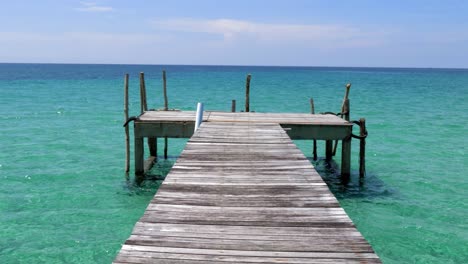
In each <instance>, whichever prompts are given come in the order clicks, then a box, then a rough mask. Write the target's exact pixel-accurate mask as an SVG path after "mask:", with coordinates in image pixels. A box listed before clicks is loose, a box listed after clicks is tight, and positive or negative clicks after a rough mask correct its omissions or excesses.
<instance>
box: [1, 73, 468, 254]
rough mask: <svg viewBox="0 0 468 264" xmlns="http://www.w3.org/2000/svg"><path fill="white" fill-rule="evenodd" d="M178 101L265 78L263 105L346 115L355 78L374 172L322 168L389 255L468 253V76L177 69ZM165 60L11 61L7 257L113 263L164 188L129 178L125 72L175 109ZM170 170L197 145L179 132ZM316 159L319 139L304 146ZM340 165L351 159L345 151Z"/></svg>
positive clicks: (259, 98)
mask: <svg viewBox="0 0 468 264" xmlns="http://www.w3.org/2000/svg"><path fill="white" fill-rule="evenodd" d="M165 68H166V70H167V71H168V89H169V92H168V95H169V103H170V107H171V108H178V109H183V110H195V107H196V103H197V102H204V103H205V109H213V110H225V111H229V110H230V104H231V100H232V99H237V102H238V106H241V105H242V104H243V98H244V95H243V92H244V90H243V87H244V81H245V75H246V74H247V73H251V74H252V88H251V91H252V95H251V108H252V109H253V110H254V111H258V112H308V111H309V103H308V100H309V97H314V100H315V105H316V109H317V111H318V112H323V111H337V110H339V109H340V104H341V98H342V96H343V93H344V84H346V83H347V82H351V83H352V84H353V86H352V88H351V95H350V101H351V119H358V118H360V117H365V118H366V119H367V126H368V130H369V138H368V140H367V155H368V157H367V177H366V179H365V180H364V181H363V182H360V181H359V177H358V162H357V150H358V142H357V141H356V142H353V146H352V147H353V153H354V155H353V161H352V166H353V167H352V168H353V175H352V179H351V182H350V183H349V184H348V185H343V184H341V182H340V180H339V177H338V173H339V172H338V171H336V169H335V168H333V167H332V168H330V167H328V166H326V165H325V163H324V162H323V160H319V161H318V162H314V165H315V166H316V168H317V170H318V171H319V172H320V174H321V175H322V177H324V179H325V180H326V181H327V183H328V185H329V186H330V188H331V189H332V191H333V192H334V194H335V195H336V196H337V197H338V199H339V201H340V203H341V205H342V206H343V208H344V209H345V210H346V212H347V213H348V214H349V216H350V217H351V218H352V220H353V221H354V223H355V224H356V226H357V227H358V229H359V231H361V233H362V234H363V235H364V236H365V237H366V239H367V240H368V241H369V242H370V243H371V244H372V246H373V248H374V249H375V251H376V253H377V254H378V255H379V256H380V257H381V258H382V260H383V261H384V262H385V263H464V262H466V260H467V259H468V253H467V251H466V245H467V244H468V228H467V222H466V218H467V216H468V206H467V199H466V190H467V189H468V183H467V180H466V171H467V165H468V160H467V158H466V155H465V153H466V148H467V141H468V140H467V137H466V134H467V132H468V130H467V125H466V123H467V122H466V120H468V114H467V113H468V103H467V100H468V85H467V83H468V70H438V69H385V68H384V69H382V68H303V67H298V68H295V67H221V66H212V67H206V66H167V67H165ZM161 69H162V67H161V66H145V65H140V66H138V65H133V66H129V65H47V64H42V65H40V64H0V98H1V104H0V113H1V115H0V122H1V124H2V126H1V129H0V131H1V137H0V146H1V151H0V180H1V184H0V262H1V263H25V262H28V263H40V262H48V263H96V262H98V263H109V262H111V261H112V260H113V258H114V257H115V255H116V253H117V252H118V250H119V249H120V246H121V244H122V243H123V242H124V241H125V239H126V238H127V237H128V236H129V234H130V232H131V230H132V228H133V225H134V224H135V222H136V221H137V220H138V219H139V218H140V217H141V215H142V213H143V212H144V210H145V208H146V206H147V204H148V202H149V200H150V199H151V198H152V196H153V195H154V193H155V191H156V189H157V186H158V184H159V182H149V183H147V184H146V185H145V186H143V187H134V186H132V185H131V184H130V185H129V184H128V183H127V182H126V181H125V177H124V173H123V163H124V136H123V132H124V131H123V128H122V123H123V74H124V73H126V72H128V73H130V74H131V83H130V89H131V91H132V96H131V98H130V101H131V110H132V115H136V114H137V113H138V111H139V104H138V99H139V98H138V93H137V91H138V79H137V78H138V77H137V76H138V73H139V72H140V71H144V72H145V73H146V76H147V86H148V98H149V107H150V108H158V107H161V106H162V105H163V99H162V93H161V90H162V89H161V79H160V71H161ZM169 144H170V148H169V155H170V156H171V159H170V160H169V161H167V162H166V163H164V162H162V163H161V164H159V165H160V169H161V170H163V171H167V170H168V169H169V168H170V165H171V163H173V162H174V161H175V158H176V157H177V155H178V154H179V153H180V152H181V150H182V149H183V147H184V144H185V140H176V139H171V140H170V143H169ZM296 144H297V145H298V146H299V147H300V148H301V149H302V150H303V152H304V153H305V154H306V155H307V156H311V154H312V152H311V145H312V143H311V142H310V141H296ZM323 149H324V147H323V143H322V142H319V155H322V156H323ZM336 160H337V161H339V160H340V159H339V156H338V157H337V158H336Z"/></svg>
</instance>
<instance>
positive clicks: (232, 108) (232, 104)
mask: <svg viewBox="0 0 468 264" xmlns="http://www.w3.org/2000/svg"><path fill="white" fill-rule="evenodd" d="M231 112H233V113H234V112H236V100H232V103H231Z"/></svg>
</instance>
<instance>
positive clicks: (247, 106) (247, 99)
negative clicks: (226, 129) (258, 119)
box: [245, 74, 252, 112]
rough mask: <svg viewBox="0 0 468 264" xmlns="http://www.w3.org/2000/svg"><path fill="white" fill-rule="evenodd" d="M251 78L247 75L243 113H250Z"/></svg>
mask: <svg viewBox="0 0 468 264" xmlns="http://www.w3.org/2000/svg"><path fill="white" fill-rule="evenodd" d="M251 78H252V76H251V75H250V74H247V80H246V82H245V112H250V79H251Z"/></svg>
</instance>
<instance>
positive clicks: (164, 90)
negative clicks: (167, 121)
mask: <svg viewBox="0 0 468 264" xmlns="http://www.w3.org/2000/svg"><path fill="white" fill-rule="evenodd" d="M162 74H163V93H164V111H167V110H168V109H169V104H168V101H167V90H166V71H165V70H163V72H162Z"/></svg>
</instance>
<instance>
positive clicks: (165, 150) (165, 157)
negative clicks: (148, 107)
mask: <svg viewBox="0 0 468 264" xmlns="http://www.w3.org/2000/svg"><path fill="white" fill-rule="evenodd" d="M162 75H163V94H164V111H168V110H169V102H168V100H167V85H166V84H167V79H166V70H163V72H162ZM167 145H168V141H167V137H164V159H165V160H167Z"/></svg>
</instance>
